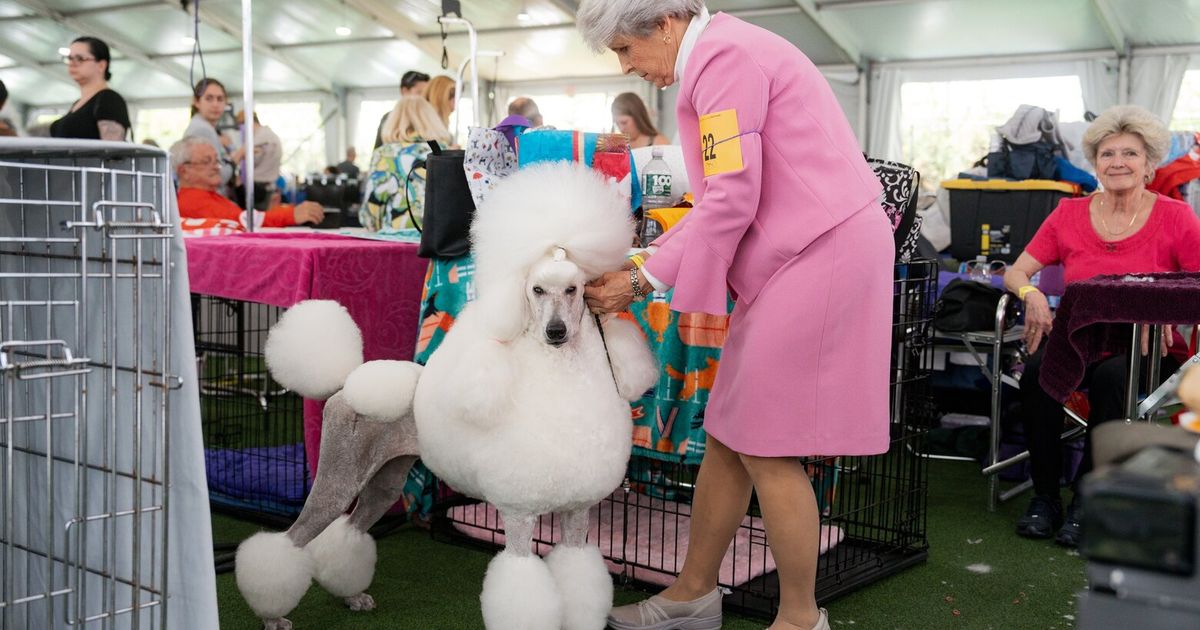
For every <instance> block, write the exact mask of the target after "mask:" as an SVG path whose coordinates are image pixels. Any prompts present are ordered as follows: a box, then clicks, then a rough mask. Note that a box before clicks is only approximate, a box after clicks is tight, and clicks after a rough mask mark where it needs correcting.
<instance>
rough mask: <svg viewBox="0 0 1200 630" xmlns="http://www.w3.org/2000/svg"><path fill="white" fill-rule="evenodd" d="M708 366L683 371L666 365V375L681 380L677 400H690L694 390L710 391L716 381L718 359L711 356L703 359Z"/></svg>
mask: <svg viewBox="0 0 1200 630" xmlns="http://www.w3.org/2000/svg"><path fill="white" fill-rule="evenodd" d="M705 362H706V363H708V367H705V368H701V369H699V370H693V371H691V372H687V373H683V372H680V371H679V370H676V369H675V368H673V367H671V366H670V365H668V366H667V376H669V377H671V378H672V379H674V380H677V381H683V389H680V390H679V396H677V398H678V399H679V400H690V399H691V398H692V397H693V396H695V395H696V392H698V391H700V390H704V391H707V392H711V391H712V387H713V383H715V382H716V381H717V366H718V365H720V363H721V362H720V361H717V360H716V359H713V358H708V359H705Z"/></svg>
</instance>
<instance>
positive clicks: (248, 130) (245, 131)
mask: <svg viewBox="0 0 1200 630" xmlns="http://www.w3.org/2000/svg"><path fill="white" fill-rule="evenodd" d="M251 2H252V0H242V112H243V118H242V148H243V149H245V156H246V157H245V160H246V161H245V164H246V168H245V175H244V177H243V182H242V184H243V185H244V186H245V187H246V230H247V231H249V232H253V231H254V35H253V33H252V29H251V28H250V23H251V11H250V9H251V6H250V5H251ZM235 171H236V165H235Z"/></svg>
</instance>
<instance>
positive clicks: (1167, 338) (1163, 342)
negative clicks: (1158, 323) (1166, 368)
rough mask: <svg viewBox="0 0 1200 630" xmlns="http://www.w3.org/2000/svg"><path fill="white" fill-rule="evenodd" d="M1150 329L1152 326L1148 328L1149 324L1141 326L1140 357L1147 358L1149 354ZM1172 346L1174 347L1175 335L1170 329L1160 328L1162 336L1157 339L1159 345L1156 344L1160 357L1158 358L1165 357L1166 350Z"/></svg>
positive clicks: (1166, 327)
mask: <svg viewBox="0 0 1200 630" xmlns="http://www.w3.org/2000/svg"><path fill="white" fill-rule="evenodd" d="M1152 327H1153V326H1150V325H1149V324H1145V325H1143V326H1142V356H1147V355H1149V354H1150V329H1151V328H1152ZM1173 345H1175V335H1174V333H1173V332H1172V331H1171V327H1170V326H1163V327H1162V336H1161V338H1160V339H1159V344H1158V348H1159V353H1158V356H1160V357H1165V356H1167V350H1168V349H1169V348H1170V347H1171V346H1173Z"/></svg>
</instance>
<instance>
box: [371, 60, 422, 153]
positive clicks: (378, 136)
mask: <svg viewBox="0 0 1200 630" xmlns="http://www.w3.org/2000/svg"><path fill="white" fill-rule="evenodd" d="M427 87H429V75H428V74H425V73H424V72H421V71H419V70H409V71H407V72H405V73H404V75H403V76H401V77H400V98H404V97H405V96H420V97H424V96H425V89H426V88H427ZM391 113H392V112H391V110H388V112H387V113H385V114H384V115H383V118H380V119H379V127H378V128H377V129H376V130H375V146H373V147H371V149H372V150H374V149H378V148H379V146H380V145H381V144H383V125H384V123H386V122H387V117H388V116H390V115H391Z"/></svg>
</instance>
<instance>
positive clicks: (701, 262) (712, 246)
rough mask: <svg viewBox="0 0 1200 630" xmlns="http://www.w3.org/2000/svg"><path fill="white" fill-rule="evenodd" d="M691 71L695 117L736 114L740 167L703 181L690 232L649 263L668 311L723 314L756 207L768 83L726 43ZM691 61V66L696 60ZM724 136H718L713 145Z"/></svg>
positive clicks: (667, 243) (690, 146)
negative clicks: (668, 289)
mask: <svg viewBox="0 0 1200 630" xmlns="http://www.w3.org/2000/svg"><path fill="white" fill-rule="evenodd" d="M702 61H704V63H703V65H701V66H699V67H697V68H696V71H697V72H699V73H700V74H699V75H698V80H697V81H696V86H695V89H694V90H693V91H692V93H691V95H682V94H681V95H680V98H690V99H691V101H690V102H691V104H692V106H693V108H694V109H695V111H696V113H697V114H698V115H699V116H701V117H702V116H704V115H706V114H712V113H716V112H721V111H725V110H730V109H732V110H734V111H735V112H736V115H737V125H738V131H739V135H740V138H741V151H742V168H741V169H738V170H734V171H730V172H725V173H718V174H715V175H712V176H709V177H706V178H705V188H704V194H703V197H701V198H700V199H699V200H698V201H697V203H696V207H695V208H693V209H692V211H691V212H690V213H688V214H689V219H688V223H687V229H686V231H684V230H683V229H682V228H683V227H684V226H683V225H679V226H676V230H672V231H678V232H679V233H678V234H677V235H673V236H672V237H671V238H667V239H664V242H663V243H661V246H660V248H659V250H658V252H656V253H655V254H654V256H652V257H651V259H650V260H649V261H648V262H647V263H646V266H647V268H648V269H649V270H650V273H651V274H653V275H654V277H656V278H658V279H659V280H661V281H662V282H663V283H665V284H668V285H671V286H673V287H675V294H674V296H673V297H672V301H671V308H672V309H674V310H677V311H683V312H703V313H717V314H724V313H726V312H727V308H726V307H727V303H726V286H727V282H726V276H727V274H728V272H729V266H730V263H731V262H732V261H733V258H734V253H735V252H736V251H737V248H738V245H739V243H740V242H741V239H742V235H743V234H745V232H746V229H747V228H748V227H749V226H750V223H751V222H752V221H753V220H754V216H755V214H756V212H757V210H758V202H759V196H760V194H761V183H762V139H761V137H760V136H759V131H760V129H762V126H763V121H764V120H765V118H766V108H767V101H768V97H769V82H768V81H767V77H766V76H765V75H764V74H763V72H762V70H761V69H760V68H759V67H758V65H757V64H756V63H755V62H754V60H753V59H751V58H750V56H749V55H747V54H746V53H745V52H743V51H742V50H741V49H740V48H739V47H737V46H733V45H726V46H725V47H723V48H722V49H721V50H720V51H717V52H715V53H714V54H712V56H711V57H709V58H707V59H703V60H702ZM692 62H693V63H695V62H696V61H695V60H693V61H692ZM698 140H699V139H698V138H694V139H691V140H690V141H689V139H686V138H685V139H684V149H685V150H699V147H697V146H696V145H697V144H698V142H697V141H698ZM724 140H729V138H716V141H717V143H718V146H719V143H721V142H722V141H724Z"/></svg>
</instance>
